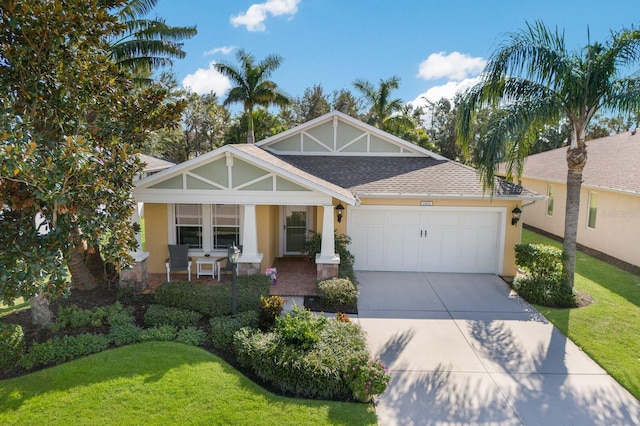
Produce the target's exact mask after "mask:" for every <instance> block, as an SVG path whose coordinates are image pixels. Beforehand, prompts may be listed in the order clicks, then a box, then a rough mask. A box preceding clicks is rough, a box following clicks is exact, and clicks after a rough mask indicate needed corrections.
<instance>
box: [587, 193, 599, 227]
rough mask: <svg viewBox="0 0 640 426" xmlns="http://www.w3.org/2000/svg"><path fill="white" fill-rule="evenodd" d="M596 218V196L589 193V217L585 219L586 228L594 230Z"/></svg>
mask: <svg viewBox="0 0 640 426" xmlns="http://www.w3.org/2000/svg"><path fill="white" fill-rule="evenodd" d="M597 216H598V194H597V193H595V192H590V193H589V215H588V217H587V228H591V229H596V217H597Z"/></svg>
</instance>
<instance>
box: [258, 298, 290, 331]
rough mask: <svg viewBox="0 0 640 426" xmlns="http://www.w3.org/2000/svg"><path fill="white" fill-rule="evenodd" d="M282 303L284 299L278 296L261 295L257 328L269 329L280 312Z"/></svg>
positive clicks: (282, 306)
mask: <svg viewBox="0 0 640 426" xmlns="http://www.w3.org/2000/svg"><path fill="white" fill-rule="evenodd" d="M284 304H285V301H284V299H283V298H282V297H280V296H269V297H264V296H261V297H260V310H259V311H258V320H259V323H258V328H260V330H262V331H267V330H271V329H272V328H273V326H274V325H275V323H276V318H277V317H278V316H280V314H281V313H282V309H283V308H284Z"/></svg>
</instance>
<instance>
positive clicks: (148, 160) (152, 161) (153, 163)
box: [138, 154, 176, 173]
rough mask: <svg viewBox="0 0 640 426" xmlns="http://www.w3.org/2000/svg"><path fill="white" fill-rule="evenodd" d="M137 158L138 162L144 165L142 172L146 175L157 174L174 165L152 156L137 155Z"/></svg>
mask: <svg viewBox="0 0 640 426" xmlns="http://www.w3.org/2000/svg"><path fill="white" fill-rule="evenodd" d="M138 158H140V161H141V162H142V163H143V164H144V165H145V166H144V171H145V172H146V173H151V172H158V171H160V170H164V169H168V168H169V167H173V166H175V165H176V163H174V162H171V161H168V160H165V159H164V158H158V157H154V156H152V155H146V154H138Z"/></svg>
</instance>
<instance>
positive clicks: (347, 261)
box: [302, 230, 356, 283]
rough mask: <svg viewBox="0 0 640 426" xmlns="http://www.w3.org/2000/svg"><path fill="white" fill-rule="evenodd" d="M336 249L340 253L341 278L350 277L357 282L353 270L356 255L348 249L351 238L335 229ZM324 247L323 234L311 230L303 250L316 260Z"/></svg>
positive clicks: (339, 272) (339, 270) (339, 274)
mask: <svg viewBox="0 0 640 426" xmlns="http://www.w3.org/2000/svg"><path fill="white" fill-rule="evenodd" d="M334 243H335V248H334V249H335V251H336V253H338V254H339V255H340V265H339V266H338V276H339V277H340V278H348V279H350V280H351V282H354V283H355V282H356V274H355V272H354V271H353V263H354V262H355V257H354V256H353V254H351V252H350V251H349V250H348V249H347V246H348V245H349V244H351V238H350V237H349V236H348V235H345V234H338V233H337V232H336V231H334ZM321 247H322V234H319V233H317V232H315V231H311V230H310V231H309V233H308V235H307V239H306V241H305V243H304V245H303V246H302V252H303V253H304V254H305V255H306V256H307V257H308V258H309V260H311V261H312V262H315V261H316V254H318V253H320V250H321Z"/></svg>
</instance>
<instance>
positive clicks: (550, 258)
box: [516, 244, 564, 282]
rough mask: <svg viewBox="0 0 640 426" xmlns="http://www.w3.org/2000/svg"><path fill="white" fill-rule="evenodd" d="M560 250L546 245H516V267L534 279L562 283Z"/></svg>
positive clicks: (561, 255) (561, 256)
mask: <svg viewBox="0 0 640 426" xmlns="http://www.w3.org/2000/svg"><path fill="white" fill-rule="evenodd" d="M563 257H564V255H563V254H562V250H560V249H559V248H556V247H554V246H550V245H547V244H518V245H516V265H518V268H520V269H522V270H523V271H525V272H526V273H527V274H529V275H530V276H531V277H533V278H534V279H549V280H553V281H557V282H559V281H562V280H563V272H562V259H563Z"/></svg>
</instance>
